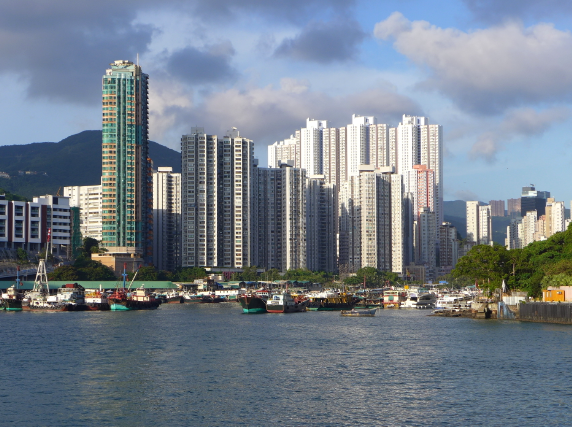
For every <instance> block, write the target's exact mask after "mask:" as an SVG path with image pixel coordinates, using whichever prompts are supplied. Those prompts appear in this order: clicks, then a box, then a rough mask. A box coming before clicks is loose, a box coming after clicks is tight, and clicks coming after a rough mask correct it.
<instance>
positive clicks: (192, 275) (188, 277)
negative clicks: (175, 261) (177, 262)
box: [173, 267, 207, 283]
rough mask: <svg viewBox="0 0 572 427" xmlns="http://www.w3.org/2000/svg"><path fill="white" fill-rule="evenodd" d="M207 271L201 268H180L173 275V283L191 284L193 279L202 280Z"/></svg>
mask: <svg viewBox="0 0 572 427" xmlns="http://www.w3.org/2000/svg"><path fill="white" fill-rule="evenodd" d="M205 277H207V271H206V270H205V269H204V268H202V267H182V268H180V269H178V270H177V271H175V273H174V274H173V281H175V282H189V283H190V282H193V281H194V280H195V279H204V278H205Z"/></svg>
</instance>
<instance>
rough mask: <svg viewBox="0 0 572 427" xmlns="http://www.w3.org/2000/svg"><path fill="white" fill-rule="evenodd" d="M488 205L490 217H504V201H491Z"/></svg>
mask: <svg viewBox="0 0 572 427" xmlns="http://www.w3.org/2000/svg"><path fill="white" fill-rule="evenodd" d="M489 205H490V206H491V215H492V216H505V212H504V200H491V201H490V202H489Z"/></svg>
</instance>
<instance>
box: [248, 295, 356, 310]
mask: <svg viewBox="0 0 572 427" xmlns="http://www.w3.org/2000/svg"><path fill="white" fill-rule="evenodd" d="M359 301H360V299H359V298H358V297H356V296H355V295H353V294H348V293H345V292H336V291H326V292H316V293H314V292H313V293H308V294H300V295H298V294H292V293H290V292H288V291H279V292H270V291H268V290H258V291H252V292H250V293H246V294H242V295H239V297H238V302H239V303H240V305H241V307H242V311H243V312H244V313H296V312H303V311H307V310H311V311H332V310H351V309H353V308H354V307H355V306H356V305H357V304H358V302H359Z"/></svg>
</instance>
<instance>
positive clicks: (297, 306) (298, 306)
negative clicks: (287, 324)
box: [266, 303, 306, 313]
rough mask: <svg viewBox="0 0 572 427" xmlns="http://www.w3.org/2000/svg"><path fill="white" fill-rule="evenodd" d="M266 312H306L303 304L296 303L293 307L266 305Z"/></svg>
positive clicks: (287, 305)
mask: <svg viewBox="0 0 572 427" xmlns="http://www.w3.org/2000/svg"><path fill="white" fill-rule="evenodd" d="M266 311H268V313H301V312H303V311H306V304H304V303H297V304H294V305H291V304H286V305H283V304H273V305H270V304H268V305H267V306H266Z"/></svg>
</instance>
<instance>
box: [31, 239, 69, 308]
mask: <svg viewBox="0 0 572 427" xmlns="http://www.w3.org/2000/svg"><path fill="white" fill-rule="evenodd" d="M50 241H51V230H50V229H49V228H48V243H47V245H46V256H45V258H42V259H40V262H39V263H38V270H37V272H36V279H35V280H34V287H33V289H32V291H31V292H28V293H27V294H26V295H25V296H24V299H23V300H22V310H29V311H66V305H67V304H68V303H67V302H64V301H63V298H62V297H60V300H58V295H50V284H49V282H48V274H47V271H46V259H47V258H48V255H49V254H50ZM72 310H73V309H72Z"/></svg>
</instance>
